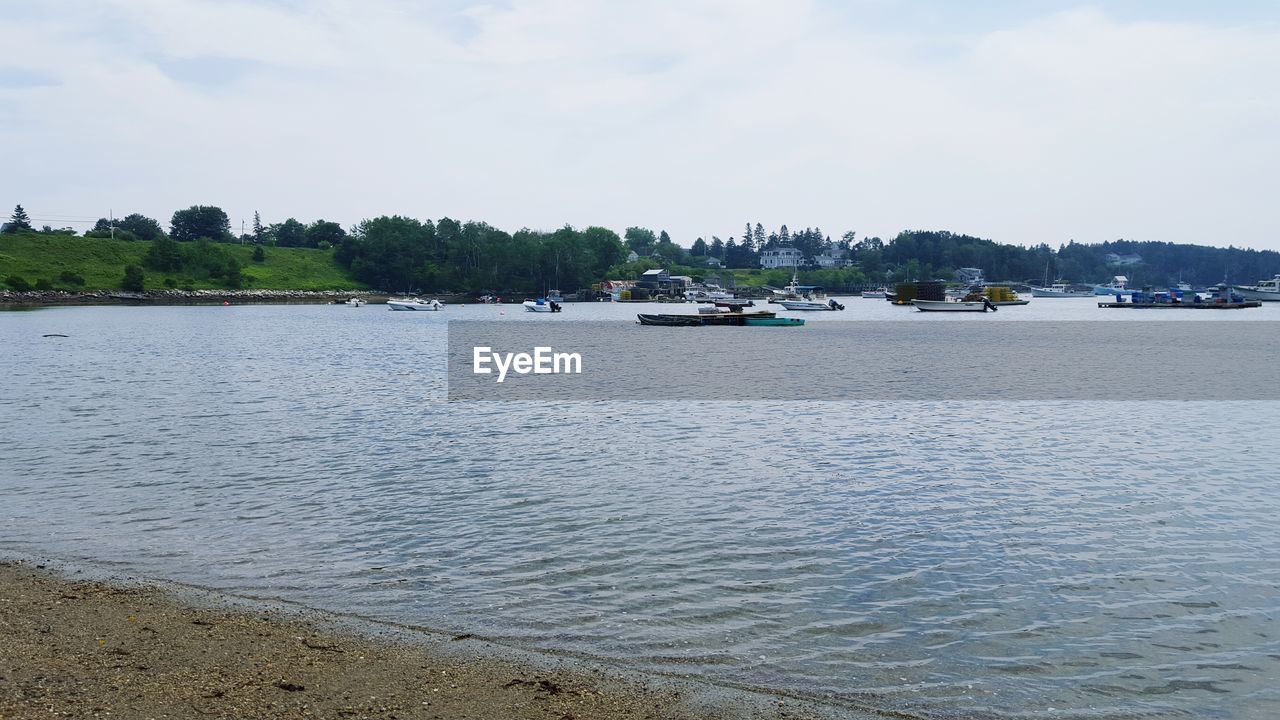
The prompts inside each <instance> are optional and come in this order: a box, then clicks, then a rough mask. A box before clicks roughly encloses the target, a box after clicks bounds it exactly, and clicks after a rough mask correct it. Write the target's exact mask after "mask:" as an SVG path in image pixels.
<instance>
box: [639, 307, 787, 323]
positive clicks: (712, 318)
mask: <svg viewBox="0 0 1280 720" xmlns="http://www.w3.org/2000/svg"><path fill="white" fill-rule="evenodd" d="M776 317H777V313H774V312H770V311H768V310H760V311H757V312H751V313H741V312H700V313H698V314H697V315H666V314H646V313H640V314H638V315H636V318H638V319H639V320H640V324H641V325H657V326H662V327H697V326H700V325H747V324H748V323H747V321H748V320H770V319H775V318H776Z"/></svg>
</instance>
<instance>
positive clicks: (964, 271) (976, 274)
mask: <svg viewBox="0 0 1280 720" xmlns="http://www.w3.org/2000/svg"><path fill="white" fill-rule="evenodd" d="M956 281H957V282H961V283H964V284H965V285H982V284H983V283H985V282H986V278H984V277H982V268H959V269H958V270H956Z"/></svg>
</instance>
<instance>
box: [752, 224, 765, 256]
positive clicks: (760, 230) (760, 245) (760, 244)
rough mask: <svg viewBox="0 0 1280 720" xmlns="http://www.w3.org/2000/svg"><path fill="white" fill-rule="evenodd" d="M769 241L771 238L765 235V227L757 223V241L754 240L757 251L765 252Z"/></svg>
mask: <svg viewBox="0 0 1280 720" xmlns="http://www.w3.org/2000/svg"><path fill="white" fill-rule="evenodd" d="M768 241H769V236H767V235H765V233H764V226H763V225H761V224H760V223H756V230H755V240H754V244H755V247H756V250H763V249H764V245H765V243H766V242H768Z"/></svg>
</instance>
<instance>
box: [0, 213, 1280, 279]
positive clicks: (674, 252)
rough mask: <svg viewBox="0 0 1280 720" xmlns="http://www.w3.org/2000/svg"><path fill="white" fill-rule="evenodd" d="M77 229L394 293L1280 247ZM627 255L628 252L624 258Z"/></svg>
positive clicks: (184, 254)
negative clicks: (336, 273) (290, 252)
mask: <svg viewBox="0 0 1280 720" xmlns="http://www.w3.org/2000/svg"><path fill="white" fill-rule="evenodd" d="M4 232H8V233H13V232H24V233H46V234H74V231H72V230H70V229H60V230H55V229H53V228H50V227H48V226H45V227H43V228H42V229H41V230H36V229H35V228H33V227H32V225H31V221H30V219H29V217H28V216H27V214H26V212H25V211H24V210H23V208H22V207H21V206H18V207H17V208H15V211H14V213H13V215H12V216H11V217H10V219H9V222H8V223H5V225H4ZM85 236H86V237H114V238H116V239H131V240H136V241H139V242H148V243H151V244H152V248H151V250H150V251H149V253H148V255H147V256H146V264H147V265H148V266H149V267H152V268H153V269H156V270H166V271H177V270H181V269H185V268H186V267H188V266H192V267H196V268H198V269H200V268H203V269H202V270H201V272H202V273H203V274H206V275H211V276H214V277H225V278H226V280H225V281H226V283H227V284H229V285H232V286H234V285H238V283H239V268H238V264H237V263H236V262H234V261H233V260H232V259H230V258H227V257H223V255H221V254H219V253H218V252H217V251H216V250H215V249H214V248H211V247H209V246H210V245H211V244H216V243H229V242H238V243H245V244H253V245H258V246H262V247H272V246H276V247H300V248H316V249H318V250H325V251H329V252H331V253H332V257H333V260H334V261H335V262H336V263H338V264H339V265H340V266H342V267H344V268H346V269H348V270H349V271H350V272H351V274H352V276H353V277H354V278H355V279H356V280H359V281H361V282H363V283H367V284H368V285H370V286H373V287H376V288H381V289H384V290H387V291H391V292H409V291H415V292H436V291H443V290H449V291H453V292H477V293H478V292H499V293H502V292H538V291H544V290H548V289H552V288H556V289H562V290H564V291H566V292H570V291H573V290H578V289H583V288H588V287H590V286H591V285H592V284H593V283H598V282H600V281H602V280H607V279H633V278H635V277H636V276H638V275H639V274H640V273H642V272H643V271H644V270H646V269H649V268H653V267H664V268H667V269H669V270H670V271H671V272H672V273H673V274H687V275H691V276H693V277H695V279H702V278H704V277H706V276H708V275H711V274H713V273H717V272H719V270H718V267H719V266H723V267H724V268H728V269H731V270H732V269H740V270H742V269H748V268H759V266H760V265H759V260H760V253H761V252H762V251H764V250H769V249H772V248H777V247H794V248H797V249H798V250H800V252H801V254H802V255H803V257H804V258H805V264H804V265H802V267H801V268H800V270H801V272H802V278H804V280H805V281H806V282H816V283H818V284H822V285H825V286H826V287H828V288H832V289H844V288H853V287H855V286H860V285H864V284H882V283H891V282H897V281H902V280H926V279H947V280H949V279H951V278H952V277H953V275H954V273H955V270H956V269H957V268H962V267H976V268H981V269H982V270H983V272H984V273H985V275H986V277H987V279H988V280H990V281H1005V282H1027V283H1039V282H1044V281H1049V282H1053V281H1055V280H1063V281H1066V282H1074V283H1096V282H1105V281H1107V280H1109V279H1110V278H1111V276H1113V275H1126V276H1128V277H1129V278H1130V281H1131V282H1130V284H1131V285H1156V286H1160V285H1166V284H1171V283H1174V282H1177V281H1179V280H1182V281H1185V282H1190V283H1195V284H1211V283H1218V282H1222V281H1223V280H1224V279H1225V280H1227V281H1229V282H1233V283H1251V282H1254V281H1256V280H1259V279H1262V278H1269V277H1271V276H1273V275H1276V274H1280V253H1277V252H1275V251H1271V250H1261V251H1259V250H1247V249H1242V248H1234V247H1230V248H1217V247H1208V246H1202V245H1181V244H1174V243H1166V242H1139V241H1130V240H1115V241H1112V242H1104V243H1100V244H1081V243H1076V242H1070V243H1068V244H1066V245H1062V246H1060V247H1058V248H1056V249H1055V248H1051V247H1049V246H1048V245H1040V246H1038V247H1031V248H1027V247H1022V246H1017V245H1004V244H1000V243H996V242H993V241H991V240H985V239H982V238H977V237H973V236H970V235H963V234H957V233H952V232H948V231H932V230H929V231H924V230H906V231H903V232H901V233H898V235H897V236H896V237H893V238H891V239H889V240H888V241H885V240H882V239H881V238H878V237H872V238H862V239H859V238H858V237H857V234H856V233H854V232H852V231H849V232H845V233H844V234H842V235H840V236H839V239H837V240H832V238H831V236H829V235H827V234H825V233H824V232H823V231H822V230H820V229H818V228H805V229H804V230H799V231H795V232H792V231H790V230H788V228H787V226H785V225H783V226H781V227H780V228H779V229H778V230H777V231H776V232H766V231H765V229H764V227H763V226H762V225H761V224H760V223H756V224H754V225H753V224H751V223H747V224H745V225H744V226H743V231H742V233H741V235H739V236H736V237H735V236H729V237H728V239H727V240H722V239H721V238H720V237H717V236H713V237H712V238H711V240H710V241H708V240H706V239H704V238H696V239H695V240H693V241H692V243H690V247H688V248H686V247H683V246H682V245H680V244H678V243H677V242H676V241H674V240H673V239H672V238H671V237H670V235H669V234H668V233H667V232H666V231H659V232H656V233H655V232H654V231H653V230H650V229H647V228H643V227H630V228H627V230H626V231H625V233H624V234H623V235H622V236H621V237H620V236H619V235H618V234H617V233H616V232H614V231H613V230H610V229H607V228H602V227H588V228H584V229H576V228H573V227H570V226H565V227H563V228H560V229H558V230H554V231H542V230H530V229H527V228H525V229H521V230H518V231H516V232H515V233H508V232H506V231H504V230H499V229H497V228H495V227H493V226H491V225H489V224H487V223H484V222H476V221H468V222H460V221H457V220H453V219H450V218H447V217H446V218H441V219H440V220H438V221H432V220H417V219H414V218H410V217H404V216H382V217H376V218H372V219H369V220H364V221H362V222H360V223H359V224H357V225H355V226H353V227H351V228H350V229H344V228H342V226H341V225H339V224H338V223H335V222H331V221H326V220H315V221H313V222H311V223H303V222H300V221H298V220H296V219H294V218H289V219H287V220H285V221H283V222H280V223H275V224H270V225H263V224H262V223H261V221H260V220H259V217H258V214H257V213H255V214H254V221H253V226H252V232H250V233H244V234H242V235H240V236H236V235H234V234H233V233H232V232H231V225H230V222H229V219H228V217H227V215H226V213H225V212H223V211H222V210H221V209H220V208H218V207H215V206H211V205H197V206H192V207H190V208H187V209H185V210H179V211H177V212H175V213H174V214H173V217H172V218H171V220H170V223H169V228H168V232H165V230H164V228H163V227H162V226H161V224H160V223H159V222H158V221H156V220H154V219H151V218H148V217H145V216H143V215H139V214H132V215H127V216H125V217H123V218H118V219H108V218H103V219H101V220H99V221H98V222H97V223H96V224H95V225H94V227H93V229H91V230H89V231H87V232H86V233H85ZM633 252H634V253H635V255H636V256H637V257H636V258H635V259H630V255H631V253H633ZM819 257H824V259H826V260H827V261H828V262H829V261H830V259H831V258H837V259H838V260H839V264H838V266H837V267H826V268H822V269H818V268H817V267H816V265H817V259H818V258H819ZM255 259H256V258H255ZM781 275H787V276H789V275H790V272H789V271H781V270H779V271H773V272H771V273H768V274H767V277H768V281H769V282H770V283H771V284H772V283H775V282H776V281H777V280H778V279H779V276H781Z"/></svg>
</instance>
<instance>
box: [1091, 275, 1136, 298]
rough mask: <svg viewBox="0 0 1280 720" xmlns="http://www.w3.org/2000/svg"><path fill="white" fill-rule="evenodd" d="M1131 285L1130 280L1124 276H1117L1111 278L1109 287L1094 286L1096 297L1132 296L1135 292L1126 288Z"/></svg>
mask: <svg viewBox="0 0 1280 720" xmlns="http://www.w3.org/2000/svg"><path fill="white" fill-rule="evenodd" d="M1128 284H1129V278H1127V277H1125V276H1124V275H1116V276H1115V277H1113V278H1111V283H1110V284H1108V285H1094V286H1093V294H1094V295H1132V294H1133V291H1132V290H1130V289H1129V288H1127V287H1125V286H1126V285H1128Z"/></svg>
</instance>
